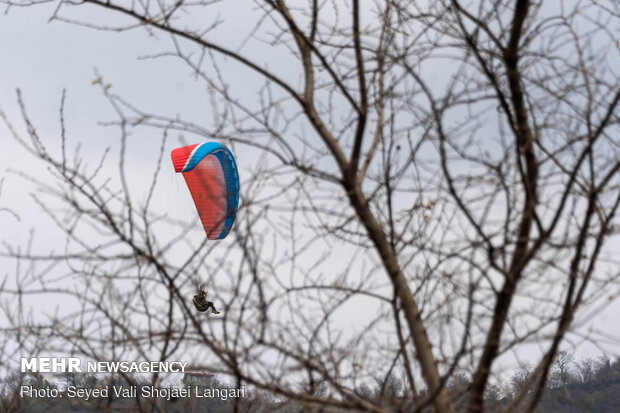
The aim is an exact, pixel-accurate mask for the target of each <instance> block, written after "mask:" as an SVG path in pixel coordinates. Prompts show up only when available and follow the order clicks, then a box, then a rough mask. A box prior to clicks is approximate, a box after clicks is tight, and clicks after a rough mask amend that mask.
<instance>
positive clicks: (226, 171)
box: [171, 142, 239, 239]
mask: <svg viewBox="0 0 620 413" xmlns="http://www.w3.org/2000/svg"><path fill="white" fill-rule="evenodd" d="M171 155H172V163H173V164H174V170H175V171H176V172H181V173H182V174H183V177H184V178H185V182H186V183H187V188H189V192H190V193H191V194H192V198H193V200H194V204H195V205H196V210H197V211H198V215H199V216H200V221H202V226H203V227H204V229H205V232H206V233H207V238H208V239H222V238H226V235H228V233H229V232H230V229H231V228H232V226H233V223H234V222H235V215H237V207H238V205H239V173H238V172H237V165H236V164H235V158H234V157H233V155H232V152H230V150H229V149H228V148H227V147H226V146H224V145H222V144H220V143H217V142H204V143H200V144H194V145H189V146H183V147H181V148H176V149H174V150H173V151H172V153H171Z"/></svg>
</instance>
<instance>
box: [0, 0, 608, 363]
mask: <svg viewBox="0 0 620 413" xmlns="http://www.w3.org/2000/svg"><path fill="white" fill-rule="evenodd" d="M233 3H235V2H228V4H229V5H228V6H226V8H225V9H224V10H223V11H222V14H221V15H219V16H218V17H219V18H220V19H222V20H225V19H227V18H228V19H233V18H234V19H235V21H236V22H237V23H236V24H238V25H244V24H249V23H250V22H251V21H252V19H253V16H252V14H251V13H250V12H249V11H248V12H245V11H244V12H239V11H238V10H237V9H236V7H237V6H238V5H237V6H236V5H235V4H233ZM54 8H55V5H54V4H48V5H44V6H37V7H29V8H12V9H10V11H9V13H8V14H6V15H2V16H0V108H1V109H2V110H3V111H4V112H5V113H6V114H7V116H8V117H9V119H11V120H12V122H13V124H14V125H15V126H18V127H19V129H20V130H22V131H23V126H22V124H21V121H20V115H19V107H18V105H17V101H16V95H15V89H16V88H20V89H21V90H22V93H23V97H24V100H25V102H26V105H27V107H28V110H29V114H30V115H31V116H32V118H33V120H34V121H35V123H36V126H37V129H38V132H39V134H40V135H41V136H44V137H46V138H48V139H49V141H48V142H53V140H54V137H57V136H58V134H59V128H60V127H59V118H58V110H59V105H60V98H61V94H62V91H63V89H66V90H67V106H66V117H67V125H68V136H69V142H71V143H73V144H75V143H77V142H82V153H83V155H84V156H85V158H86V159H92V160H93V162H95V160H96V159H97V158H98V157H99V156H100V155H101V153H102V151H103V150H104V148H106V147H108V146H112V147H115V145H117V144H118V133H117V130H115V129H114V128H106V127H103V126H101V125H99V124H98V122H100V121H105V120H111V119H114V112H113V111H112V109H111V107H110V105H109V104H108V102H107V101H106V100H105V98H104V97H103V96H102V93H101V90H100V88H99V87H97V86H93V85H92V81H93V80H94V79H95V78H96V75H95V72H94V71H95V69H96V70H97V71H98V72H99V73H100V74H101V75H102V76H103V79H104V82H105V83H110V84H111V90H112V91H115V92H118V93H120V94H121V95H122V96H125V97H128V98H130V99H131V102H132V103H134V104H136V105H137V106H139V107H140V108H142V109H144V110H146V111H150V112H154V113H161V114H166V115H173V114H181V115H182V116H183V117H184V118H186V119H187V120H196V121H204V119H210V118H211V110H210V103H209V96H208V93H206V89H205V87H204V84H203V83H202V82H198V81H197V80H195V79H194V78H193V77H192V75H191V72H190V70H189V68H188V67H187V66H185V65H184V64H182V62H181V61H179V60H178V59H173V58H159V59H157V60H152V59H139V58H138V57H140V56H148V55H152V54H154V53H159V52H161V51H164V50H167V49H168V47H169V41H168V38H167V37H166V36H163V35H161V34H156V35H155V36H151V35H149V33H148V32H147V31H146V30H144V29H138V30H133V31H130V32H123V33H117V32H106V31H97V30H92V29H88V28H84V27H79V26H76V25H71V24H67V23H63V22H55V21H52V22H48V20H49V18H50V16H51V15H52V13H53V10H54ZM79 9H80V11H79V13H80V17H84V18H86V19H100V21H105V22H106V23H117V22H119V23H122V21H118V20H116V17H107V16H103V19H104V20H102V16H101V15H100V13H101V10H100V9H96V10H95V9H93V8H90V9H89V8H82V7H80V8H79ZM88 13H92V14H88ZM69 14H75V13H73V12H71V13H69ZM76 17H78V16H77V15H76ZM193 18H194V19H197V18H198V17H193ZM105 19H108V20H107V21H106V20H105ZM213 19H215V17H214V18H213ZM218 30H219V31H218V32H217V35H218V36H229V37H230V38H235V39H236V40H237V41H239V42H241V40H242V36H241V35H240V32H239V31H237V30H234V26H231V25H223V27H222V28H221V29H218ZM245 51H246V52H247V54H248V55H250V56H260V55H261V54H263V53H271V52H272V49H267V48H266V46H265V49H263V50H261V49H260V48H255V47H248V48H247V49H246V50H245ZM273 53H274V54H273V57H272V58H270V62H273V64H278V63H281V64H282V65H283V66H286V56H285V55H284V54H282V53H281V52H273ZM237 67H238V66H237V65H234V64H231V65H229V66H227V67H226V69H227V75H228V76H230V78H232V79H235V80H234V81H233V82H232V87H233V88H238V89H239V90H242V89H244V88H247V89H248V90H251V89H252V86H254V85H252V77H251V76H250V75H248V73H246V72H243V71H240V70H239V69H238V68H237ZM228 70H229V72H228ZM283 73H284V75H285V76H286V75H288V76H290V77H291V79H294V76H295V73H292V72H291V73H288V74H287V72H286V71H284V72H283ZM293 81H294V80H293ZM248 93H250V92H248ZM152 133H153V134H157V138H156V139H155V141H156V142H157V145H156V146H155V148H153V147H152V145H149V143H150V142H153V136H149V131H148V130H145V129H141V130H140V131H138V132H136V134H135V135H134V136H132V141H131V148H132V151H130V152H129V157H130V163H131V165H132V168H133V169H132V170H133V171H134V172H135V176H134V177H133V178H131V179H132V183H131V184H132V185H133V187H134V188H135V189H136V191H137V192H139V188H140V187H141V186H144V182H145V181H143V180H141V177H144V176H150V174H151V173H152V171H153V162H154V160H155V158H156V151H157V149H158V146H159V137H160V132H159V131H152ZM175 141H176V139H171V140H170V141H169V143H168V145H169V149H171V148H172V147H174V146H176V142H175ZM0 145H2V149H1V150H0V176H4V177H5V182H4V190H3V192H2V195H1V196H0V207H5V206H11V207H12V208H14V209H15V210H16V212H17V213H18V214H19V215H20V217H21V221H19V222H18V221H17V220H15V219H14V218H13V217H12V216H10V215H9V214H6V213H5V214H3V213H1V212H0V228H1V230H0V240H3V241H4V240H7V239H10V240H12V241H14V242H19V243H25V242H26V240H27V237H28V230H29V229H30V228H37V230H41V229H43V230H44V229H45V228H51V225H50V223H49V220H48V219H47V218H46V217H45V216H44V215H43V213H42V212H41V210H40V208H39V207H38V206H36V205H35V204H33V202H32V201H31V198H30V197H29V195H28V194H29V191H31V189H30V188H29V187H28V186H24V185H23V184H22V182H23V181H21V180H20V179H19V178H18V177H16V176H14V175H11V174H8V173H7V172H6V171H8V170H21V169H24V165H26V164H27V165H28V166H27V168H26V169H27V170H28V171H29V173H31V174H33V175H35V176H39V177H44V176H45V175H44V174H45V170H44V169H42V168H41V167H40V166H39V165H36V164H32V158H31V157H30V156H29V155H28V154H27V153H26V152H25V151H24V150H23V149H22V148H20V147H19V146H18V145H17V144H16V143H15V142H14V141H13V140H12V139H11V138H10V137H9V136H8V130H7V128H6V127H5V125H4V124H0ZM142 148H144V150H142ZM56 149H57V148H56ZM52 150H53V149H52ZM246 155H247V156H246V157H245V158H244V159H243V161H240V162H239V166H240V169H241V173H242V178H244V175H243V174H247V171H248V170H249V169H251V168H252V166H253V165H254V163H256V162H257V161H258V160H257V159H253V158H252V157H251V156H250V155H249V154H246ZM113 156H115V155H113ZM164 165H165V166H167V165H168V164H167V163H166V162H164ZM177 178H178V177H175V176H174V174H172V173H168V172H165V173H164V174H163V179H161V180H160V182H159V185H160V187H159V188H158V196H159V197H160V198H159V202H161V205H162V209H164V210H169V211H174V210H175V208H185V211H187V210H188V209H187V208H189V210H190V211H191V204H189V203H185V204H181V205H179V203H178V202H176V203H175V202H173V201H172V200H170V199H169V197H166V195H165V194H167V193H169V192H170V191H178V182H179V181H178V179H177ZM57 241H58V240H56V239H54V238H53V237H49V238H45V239H44V240H41V239H38V240H37V244H35V245H36V248H40V249H41V250H47V249H48V248H50V247H52V246H53V245H54V243H55V242H57ZM615 242H616V244H617V240H615ZM3 267H4V268H3V270H2V275H4V273H7V272H9V273H10V271H11V266H8V267H7V266H3ZM609 295H610V296H613V297H617V295H618V290H617V287H616V290H615V291H614V290H610V291H609ZM596 308H597V310H596V312H595V313H594V314H590V313H581V314H582V317H585V316H591V320H589V321H588V322H587V323H583V325H582V326H581V328H582V331H583V332H584V334H587V333H589V332H591V331H594V332H600V333H603V335H606V336H608V337H609V340H608V342H602V341H601V342H600V346H601V349H605V350H606V351H608V352H612V353H613V352H616V354H618V353H617V351H618V348H619V347H618V343H620V323H618V322H617V314H618V313H619V312H620V302H619V301H618V300H616V301H615V302H614V303H613V304H611V305H604V304H602V305H601V306H598V307H596ZM586 318H587V317H586ZM571 342H572V343H574V344H575V345H576V346H577V351H578V354H580V355H593V354H597V353H598V350H597V349H596V348H595V346H593V345H592V344H589V343H585V344H584V343H582V342H580V340H579V339H578V338H576V336H574V335H573V336H572V337H571V338H570V339H569V340H568V343H571ZM568 343H567V344H568ZM535 348H537V345H536V344H532V345H531V346H530V349H531V350H532V351H535ZM523 356H524V357H525V358H527V353H524V354H523Z"/></svg>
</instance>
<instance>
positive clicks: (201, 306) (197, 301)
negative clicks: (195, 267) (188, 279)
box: [192, 287, 220, 314]
mask: <svg viewBox="0 0 620 413" xmlns="http://www.w3.org/2000/svg"><path fill="white" fill-rule="evenodd" d="M192 301H193V302H194V307H196V309H197V310H198V311H200V312H201V313H203V312H205V311H207V310H208V309H209V308H211V309H212V310H211V312H212V313H213V314H219V313H220V312H219V311H217V310H216V309H215V305H213V303H212V302H211V301H207V293H206V291H205V290H203V289H202V287H200V292H199V293H198V294H197V295H195V296H194V299H193V300H192Z"/></svg>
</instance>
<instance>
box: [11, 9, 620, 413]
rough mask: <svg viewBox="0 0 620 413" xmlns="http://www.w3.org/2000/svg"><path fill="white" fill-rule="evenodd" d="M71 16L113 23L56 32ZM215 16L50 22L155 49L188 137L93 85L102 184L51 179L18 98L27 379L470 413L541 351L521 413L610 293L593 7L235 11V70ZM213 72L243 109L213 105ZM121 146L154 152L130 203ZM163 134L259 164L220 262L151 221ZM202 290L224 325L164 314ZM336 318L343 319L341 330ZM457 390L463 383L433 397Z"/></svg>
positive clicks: (601, 79) (608, 177) (88, 174)
mask: <svg viewBox="0 0 620 413" xmlns="http://www.w3.org/2000/svg"><path fill="white" fill-rule="evenodd" d="M4 3H6V4H8V7H9V12H10V8H11V7H13V6H18V5H33V4H38V3H46V2H45V1H29V2H15V1H12V0H9V1H6V0H5V1H4ZM93 6H95V7H98V8H99V9H100V10H101V11H104V10H105V11H107V12H109V13H111V14H110V16H112V17H113V16H119V17H120V16H123V19H122V22H123V23H122V24H119V25H114V26H113V25H109V24H107V25H103V24H100V23H97V22H94V21H90V20H87V21H85V20H82V19H80V17H79V13H77V14H76V13H75V9H76V8H77V9H78V11H79V9H80V8H82V7H93ZM250 6H252V7H250ZM220 7H223V6H222V4H220V3H219V2H216V1H206V0H205V1H194V2H185V1H183V0H181V1H174V2H166V1H158V2H132V3H131V4H129V5H128V4H126V3H123V2H120V1H118V2H110V1H100V0H84V1H82V2H78V3H74V2H69V1H60V2H58V4H57V7H56V8H55V10H54V14H53V16H52V18H53V19H54V20H60V21H66V22H71V23H78V24H81V25H83V26H87V27H89V28H91V29H98V30H113V31H121V32H122V31H129V30H149V31H152V32H156V33H158V34H163V35H166V36H168V37H169V49H167V50H165V51H162V53H161V54H158V55H155V56H146V57H147V58H153V59H162V58H168V57H174V58H178V59H181V61H183V62H184V63H185V64H186V65H187V66H188V67H189V68H190V69H191V70H192V73H193V74H194V76H195V77H196V79H197V80H198V81H200V82H202V83H204V84H205V85H206V87H207V90H208V91H209V94H210V98H211V102H212V104H211V107H212V110H213V115H212V119H208V120H205V122H204V124H202V123H201V124H197V123H196V122H192V121H187V120H183V119H182V118H179V117H177V116H167V115H162V114H154V113H147V112H145V111H143V110H141V109H140V108H139V107H136V106H135V105H133V104H132V103H131V101H130V100H128V99H125V98H123V97H121V96H120V95H118V94H115V93H113V89H111V88H109V87H108V86H107V85H106V82H105V81H104V79H103V76H100V75H99V74H97V77H96V80H95V83H97V84H99V85H100V86H101V90H102V94H103V95H104V96H105V97H106V98H107V99H108V100H109V102H110V104H111V105H112V107H113V108H114V109H115V111H116V114H117V119H115V120H113V121H110V122H107V123H106V125H108V126H110V127H115V128H118V131H119V135H120V139H119V144H118V145H117V147H116V150H117V151H118V152H117V154H118V155H117V156H115V158H116V161H117V162H116V165H118V168H117V170H116V172H114V173H111V172H109V170H108V169H107V166H106V165H108V164H109V162H110V161H109V160H107V159H106V157H107V156H108V155H107V154H106V156H104V157H103V159H102V160H101V162H100V164H99V165H98V166H93V165H92V164H87V163H86V162H84V161H82V160H81V158H80V156H79V155H77V156H74V157H71V156H70V155H69V152H68V151H69V147H70V144H69V143H68V140H67V138H66V133H65V127H64V124H65V122H64V116H63V115H62V113H63V112H62V105H61V125H62V127H61V133H60V139H57V138H56V139H55V140H54V138H53V137H42V136H39V134H38V133H37V131H36V129H35V127H34V123H33V121H32V120H31V118H30V116H29V115H28V114H27V112H26V104H25V103H24V101H23V100H22V98H21V96H20V97H19V102H20V107H21V108H22V113H23V121H24V123H25V125H26V131H25V132H23V131H21V132H20V131H19V130H18V129H17V127H16V126H13V125H15V122H14V121H12V120H10V119H7V118H6V116H4V118H5V121H6V123H7V124H8V125H9V126H10V127H11V130H12V131H13V134H14V136H15V138H16V139H17V140H18V141H19V142H20V143H21V144H22V145H23V146H24V147H25V148H27V149H28V150H29V151H30V152H31V154H32V155H33V156H34V157H35V158H36V159H38V160H39V161H40V162H42V163H44V164H46V165H47V166H48V167H49V169H50V171H51V178H50V177H45V179H41V178H37V177H35V176H31V177H26V179H28V180H30V181H31V182H33V183H34V185H35V186H36V187H37V188H38V190H37V193H38V194H41V193H44V194H45V199H44V198H43V197H41V196H40V195H36V196H35V198H34V199H35V201H36V202H38V203H39V204H40V206H41V208H42V209H43V210H44V211H45V212H46V213H48V215H49V216H50V218H51V219H52V220H53V221H54V222H55V223H56V224H57V225H58V228H59V229H60V230H61V231H62V232H63V233H64V234H66V246H65V248H64V250H63V251H62V252H60V253H58V252H56V253H49V254H47V253H40V252H39V251H36V250H34V249H32V248H26V249H24V248H20V247H18V246H15V245H11V243H10V242H5V248H6V250H5V252H4V256H5V257H10V258H13V259H15V260H17V262H18V263H20V266H19V267H18V273H17V276H16V277H12V278H11V279H14V280H15V282H14V283H13V284H14V285H13V284H11V283H9V282H8V281H6V282H5V283H4V286H3V289H2V294H3V296H4V295H7V296H10V297H12V300H13V301H11V302H12V303H14V302H16V303H18V304H19V306H18V307H15V306H13V305H12V306H5V307H6V309H5V314H6V318H7V320H9V322H10V325H9V326H8V327H7V328H6V329H5V331H7V332H10V333H11V334H12V337H13V338H14V340H15V342H16V343H18V344H19V347H20V348H21V349H22V351H24V352H27V353H30V354H35V353H37V352H38V351H53V350H58V351H60V350H67V345H70V347H71V352H73V353H75V354H80V355H83V356H87V357H91V358H95V359H106V358H114V359H118V358H120V357H122V356H125V355H128V354H131V355H132V356H134V357H140V358H153V357H156V358H158V359H161V360H166V359H170V358H174V357H177V356H178V355H179V354H181V353H183V352H188V351H192V349H194V351H196V350H195V349H197V348H198V349H200V350H199V351H200V352H201V354H204V353H205V352H208V356H200V359H201V360H206V361H205V364H204V367H206V368H209V369H210V370H213V371H217V372H221V373H223V374H226V375H228V376H230V377H231V378H233V379H234V380H235V381H236V383H238V384H242V383H247V384H249V385H252V386H253V387H255V388H257V389H260V390H264V391H269V392H272V393H274V394H277V395H278V396H279V397H285V398H287V399H289V400H296V401H297V402H299V403H302V404H304V405H308V406H331V407H342V408H356V409H360V410H365V411H377V412H379V411H385V410H386V409H387V407H386V404H385V400H384V399H382V398H380V397H379V398H375V397H370V396H369V392H368V391H367V389H368V388H367V387H366V386H367V384H368V383H372V382H374V381H377V382H379V383H383V385H384V387H390V388H392V387H394V386H393V384H394V378H395V376H394V372H398V371H403V372H404V378H405V380H403V383H406V385H407V386H408V387H409V388H408V389H407V390H406V391H405V392H404V393H403V394H409V395H411V397H401V393H400V390H399V391H391V393H390V394H392V396H394V397H393V399H394V402H393V403H391V405H393V406H395V407H396V408H397V409H401V410H403V409H410V407H411V403H413V404H414V408H413V410H415V411H421V410H423V409H430V408H432V409H434V410H435V411H437V412H451V411H454V410H455V409H456V407H455V401H457V400H460V399H461V398H462V397H463V396H465V399H466V400H467V402H466V410H467V411H469V412H480V411H483V410H484V409H485V405H484V395H485V392H486V391H487V390H488V389H489V387H490V386H492V385H491V384H490V382H489V380H490V378H491V377H492V376H493V374H495V373H497V372H498V371H497V370H494V369H496V366H497V363H496V361H497V360H498V359H499V358H501V357H502V356H504V355H506V354H508V353H509V352H516V353H518V352H519V351H520V349H521V348H523V347H524V346H525V345H527V344H528V343H531V342H533V341H534V342H537V343H539V344H540V345H541V346H543V347H544V351H543V352H542V354H541V355H539V356H540V357H539V358H538V359H537V360H533V361H532V363H531V364H532V366H533V368H532V369H531V371H529V370H528V375H527V377H524V379H523V380H521V381H520V382H519V386H518V389H517V390H518V391H517V392H516V394H515V397H514V398H513V399H512V400H511V402H510V403H509V405H508V406H506V407H505V410H506V411H513V410H514V409H517V408H519V409H523V410H524V411H533V410H535V408H536V406H537V404H538V402H539V401H540V398H541V396H542V392H543V391H544V389H545V386H546V382H547V378H548V375H549V372H550V369H551V366H552V365H553V362H554V360H555V356H556V354H557V353H558V351H559V349H560V344H561V343H562V342H563V340H564V339H565V338H566V336H567V335H568V334H570V332H571V331H572V330H573V329H574V328H576V327H578V326H576V325H575V324H576V323H575V322H576V321H577V320H579V318H578V317H579V314H580V313H579V311H578V310H579V309H580V308H582V307H584V308H587V307H591V306H593V305H599V304H600V303H601V300H600V298H601V294H602V292H604V288H603V287H604V286H607V285H610V284H611V283H615V282H617V278H618V276H619V275H620V273H619V270H618V261H617V258H614V257H613V256H612V255H611V248H610V243H609V240H612V239H614V237H617V222H618V218H617V209H618V205H619V203H620V174H619V170H620V147H619V143H618V138H617V137H618V136H620V134H619V132H620V130H619V129H620V128H619V127H618V121H619V117H618V111H617V107H618V101H619V99H620V88H619V87H618V85H619V84H620V82H619V73H618V67H620V66H619V65H618V64H617V63H618V53H617V52H618V38H617V33H616V32H614V30H613V29H612V27H614V25H616V26H617V25H618V23H619V15H620V13H619V11H618V6H617V4H615V2H613V1H602V2H601V1H594V0H592V1H580V2H574V3H571V4H568V2H566V3H565V2H558V3H557V4H543V3H542V2H534V1H531V0H512V1H507V0H506V1H502V0H494V1H479V2H476V3H475V4H471V3H464V2H460V1H457V0H451V1H448V0H444V1H437V2H426V3H418V2H410V1H397V0H386V1H379V0H376V1H373V2H359V1H355V0H353V1H336V0H333V1H321V2H320V1H316V0H313V1H307V2H305V3H304V4H298V3H296V4H295V5H293V2H286V1H283V0H273V1H270V0H256V1H254V2H248V9H247V13H250V14H251V15H252V16H254V18H255V19H254V22H255V25H253V26H251V27H248V28H247V29H246V30H247V32H246V33H244V37H243V39H244V40H243V41H242V42H241V43H240V44H237V43H234V42H232V41H227V38H225V37H222V36H220V35H219V33H220V32H218V30H219V28H220V26H226V25H232V26H233V27H235V28H236V29H239V28H237V27H236V26H235V22H234V18H232V16H230V17H231V18H230V19H227V18H223V19H222V20H221V21H219V20H216V18H213V17H210V16H217V15H218V13H217V11H219V10H220V9H219V8H220ZM229 12H230V11H229ZM76 15H77V16H78V17H75V16H76ZM187 16H193V17H194V18H192V19H187V18H186V17H187ZM119 21H120V20H119ZM196 21H200V22H201V23H200V24H196ZM239 30H240V29H239ZM256 50H259V51H264V52H263V53H259V55H258V56H257V53H256ZM275 61H277V64H276V63H274V62H275ZM231 67H235V68H241V69H242V70H245V73H246V75H245V76H247V78H248V79H250V81H251V83H252V84H254V85H256V87H255V88H254V89H253V90H251V89H250V90H247V89H244V90H239V89H240V88H237V87H235V84H234V80H235V79H234V78H233V77H232V75H230V74H229V73H228V72H227V70H228V68H231ZM63 103H64V96H63ZM143 128H148V129H150V130H152V129H153V128H154V129H156V130H160V131H161V138H160V141H159V142H158V145H157V147H158V148H159V152H158V154H157V156H156V157H157V159H158V161H157V162H156V163H155V164H156V167H155V168H154V171H153V172H154V174H153V179H152V180H151V182H150V184H148V185H146V186H143V187H145V188H148V189H147V191H146V192H147V195H146V200H145V201H144V202H142V203H140V202H138V201H137V200H136V198H138V196H139V194H136V193H135V190H133V189H132V188H131V186H130V184H128V181H130V177H129V175H130V174H131V169H130V167H128V166H127V162H126V159H127V157H128V156H130V155H129V149H128V148H130V147H131V143H130V135H131V133H133V132H134V131H137V130H141V129H143ZM25 133H26V134H27V137H25ZM171 134H176V135H179V136H182V137H181V138H179V139H180V140H181V141H189V140H192V141H193V140H195V139H197V138H198V137H202V138H211V139H223V140H225V141H226V142H228V143H229V144H230V145H232V146H233V147H234V148H235V150H237V151H239V152H240V153H245V154H251V155H247V156H246V157H250V156H251V157H252V159H256V158H258V159H260V162H257V163H256V164H252V165H251V166H246V168H247V169H248V170H246V176H247V178H246V179H245V180H244V181H243V182H242V205H241V208H240V211H239V219H238V221H237V223H236V224H235V229H234V234H233V238H232V241H229V242H226V243H220V244H214V243H210V242H206V241H204V240H202V238H200V237H199V236H197V235H196V233H195V232H192V231H191V228H193V227H195V222H188V221H185V220H178V219H173V218H171V217H169V216H165V215H162V214H161V213H160V212H158V211H157V206H156V205H154V203H153V202H151V201H152V199H153V197H155V196H156V195H155V194H156V192H157V187H158V185H157V184H158V176H159V175H160V173H161V170H162V169H164V168H166V165H165V161H163V159H164V158H165V155H166V151H167V150H168V149H169V147H170V144H169V141H170V140H171V139H170V138H169V136H170V135H171ZM44 142H45V143H44ZM48 142H53V143H52V144H49V143H48ZM48 148H49V149H48ZM244 151H245V152H244ZM241 158H242V157H240V159H241ZM239 163H240V165H241V166H242V167H243V164H244V161H243V160H242V159H241V160H240V162H239ZM143 193H144V191H143ZM50 197H51V199H54V201H51V200H50V199H48V198H50ZM50 202H55V204H54V205H62V209H61V212H58V209H57V208H53V209H52V208H49V207H48V205H49V203H50ZM93 234H96V235H97V236H96V237H93ZM616 240H617V238H616ZM180 257H181V258H180ZM211 259H212V260H213V261H211ZM213 263H217V264H213ZM35 264H40V265H39V266H43V267H44V268H39V266H37V265H35ZM205 272H208V273H209V274H213V275H212V276H211V280H212V284H213V286H214V287H216V288H217V289H218V291H219V295H221V296H222V297H224V299H225V301H226V304H225V312H224V315H225V316H224V318H223V319H222V321H221V322H217V323H215V322H213V320H212V321H211V322H209V324H205V323H204V322H203V321H202V320H201V319H199V318H198V317H196V314H194V313H193V312H192V311H191V309H190V308H189V307H188V305H187V303H188V301H187V294H188V293H187V291H188V289H190V288H191V286H192V285H193V284H195V283H196V282H197V281H198V280H197V275H196V274H199V273H205ZM59 277H66V279H68V280H72V282H74V283H75V286H71V287H66V286H59V284H58V282H59ZM52 293H54V294H67V295H69V296H71V297H72V299H74V300H76V301H77V302H78V303H79V304H80V306H81V307H80V309H79V310H77V311H72V312H68V313H66V314H57V315H50V318H49V319H48V320H47V321H45V322H44V321H41V320H36V321H34V320H33V319H31V318H30V317H29V316H26V315H24V313H25V311H24V309H25V307H23V304H22V302H23V297H24V296H25V295H27V294H52ZM354 303H358V304H357V305H358V307H355V308H357V310H358V311H359V309H360V308H363V309H364V310H365V312H364V317H363V318H362V317H355V320H356V323H355V324H354V325H353V326H350V325H347V322H346V320H347V319H349V318H351V315H350V314H351V308H352V307H351V306H352V305H354ZM16 308H17V310H16ZM26 314H27V313H26ZM464 371H466V372H468V373H469V374H470V375H471V383H469V384H468V386H466V387H464V388H461V387H462V386H459V389H460V390H459V391H456V392H452V393H450V392H449V391H448V388H447V384H448V382H449V381H450V380H454V379H455V378H458V377H461V375H462V374H463V372H464ZM159 380H160V377H158V376H157V375H155V376H154V377H153V378H152V382H153V383H158V382H159ZM526 396H527V397H526ZM136 403H137V404H138V406H139V407H140V409H142V410H146V409H150V408H151V406H143V405H141V404H140V403H143V401H139V400H138V401H136ZM154 406H157V401H154Z"/></svg>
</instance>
